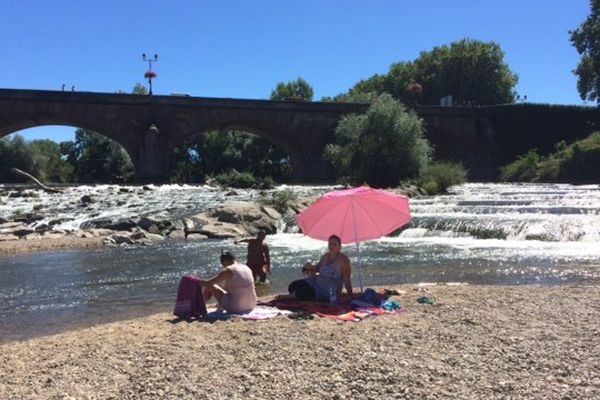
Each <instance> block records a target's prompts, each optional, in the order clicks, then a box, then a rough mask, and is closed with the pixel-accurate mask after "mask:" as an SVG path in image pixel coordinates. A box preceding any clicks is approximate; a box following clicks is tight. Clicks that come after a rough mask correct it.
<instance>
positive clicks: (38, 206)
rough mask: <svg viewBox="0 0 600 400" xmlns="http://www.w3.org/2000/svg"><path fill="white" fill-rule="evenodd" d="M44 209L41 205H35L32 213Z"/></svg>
mask: <svg viewBox="0 0 600 400" xmlns="http://www.w3.org/2000/svg"><path fill="white" fill-rule="evenodd" d="M44 207H45V206H44V205H43V204H35V205H34V206H33V211H39V210H41V209H42V208H44Z"/></svg>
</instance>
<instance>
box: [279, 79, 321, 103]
mask: <svg viewBox="0 0 600 400" xmlns="http://www.w3.org/2000/svg"><path fill="white" fill-rule="evenodd" d="M313 94H314V93H313V88H312V87H311V86H310V85H309V84H308V82H306V81H305V80H304V79H302V78H298V79H296V80H295V81H290V82H287V83H285V82H279V83H278V84H277V86H276V87H275V89H273V91H271V100H285V99H304V100H308V101H311V100H312V99H313Z"/></svg>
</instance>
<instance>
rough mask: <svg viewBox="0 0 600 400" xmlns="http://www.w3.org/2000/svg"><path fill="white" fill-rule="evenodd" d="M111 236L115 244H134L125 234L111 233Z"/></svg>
mask: <svg viewBox="0 0 600 400" xmlns="http://www.w3.org/2000/svg"><path fill="white" fill-rule="evenodd" d="M111 238H112V239H113V240H114V241H115V243H116V244H134V240H133V239H132V238H131V237H129V236H126V235H113V236H111Z"/></svg>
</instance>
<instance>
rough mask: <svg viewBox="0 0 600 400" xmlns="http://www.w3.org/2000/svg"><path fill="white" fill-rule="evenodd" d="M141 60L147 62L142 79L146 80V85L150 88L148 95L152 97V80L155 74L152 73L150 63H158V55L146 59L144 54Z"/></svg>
mask: <svg viewBox="0 0 600 400" xmlns="http://www.w3.org/2000/svg"><path fill="white" fill-rule="evenodd" d="M142 60H144V61H147V62H148V71H146V73H145V74H144V78H146V79H148V85H149V86H150V93H149V94H150V95H151V96H152V79H154V78H156V72H154V71H152V63H153V62H157V61H158V54H155V55H154V57H153V58H149V57H146V53H143V54H142Z"/></svg>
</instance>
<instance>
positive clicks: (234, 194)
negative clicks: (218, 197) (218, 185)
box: [225, 189, 239, 196]
mask: <svg viewBox="0 0 600 400" xmlns="http://www.w3.org/2000/svg"><path fill="white" fill-rule="evenodd" d="M238 194H239V193H238V192H236V191H235V190H233V189H232V190H230V191H228V192H227V193H225V196H237V195H238Z"/></svg>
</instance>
